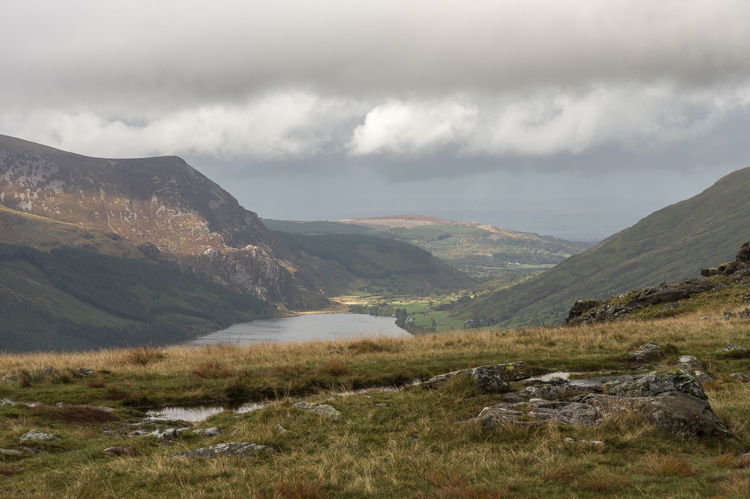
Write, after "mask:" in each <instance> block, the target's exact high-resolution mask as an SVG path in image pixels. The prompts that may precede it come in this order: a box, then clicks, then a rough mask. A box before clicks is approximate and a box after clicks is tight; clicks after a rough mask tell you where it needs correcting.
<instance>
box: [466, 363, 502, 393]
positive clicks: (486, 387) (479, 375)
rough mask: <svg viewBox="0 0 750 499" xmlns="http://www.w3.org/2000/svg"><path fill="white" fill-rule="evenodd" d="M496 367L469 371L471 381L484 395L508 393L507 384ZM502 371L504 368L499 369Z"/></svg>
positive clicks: (481, 367)
mask: <svg viewBox="0 0 750 499" xmlns="http://www.w3.org/2000/svg"><path fill="white" fill-rule="evenodd" d="M496 367H497V366H493V367H487V366H480V367H475V368H473V369H472V370H471V380H472V381H473V382H474V384H475V385H477V386H478V387H479V389H480V390H481V391H483V392H485V393H503V392H507V391H508V387H509V385H508V382H507V381H505V380H504V379H503V377H502V373H499V372H498V370H497V368H496ZM500 369H504V368H502V367H501V368H500Z"/></svg>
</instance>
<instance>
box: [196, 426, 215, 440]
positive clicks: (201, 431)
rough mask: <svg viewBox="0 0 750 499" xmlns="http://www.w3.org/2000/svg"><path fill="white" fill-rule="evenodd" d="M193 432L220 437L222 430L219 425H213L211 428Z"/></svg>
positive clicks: (203, 435)
mask: <svg viewBox="0 0 750 499" xmlns="http://www.w3.org/2000/svg"><path fill="white" fill-rule="evenodd" d="M193 433H195V434H196V435H200V436H202V437H218V436H219V435H220V434H221V430H220V429H219V427H218V426H212V427H211V428H200V429H197V430H193Z"/></svg>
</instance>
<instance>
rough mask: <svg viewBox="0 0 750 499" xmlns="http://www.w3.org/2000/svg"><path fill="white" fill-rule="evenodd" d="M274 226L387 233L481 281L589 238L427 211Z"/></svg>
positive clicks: (523, 268) (573, 249) (272, 224)
mask: <svg viewBox="0 0 750 499" xmlns="http://www.w3.org/2000/svg"><path fill="white" fill-rule="evenodd" d="M264 223H265V224H266V225H267V226H268V227H269V228H270V229H271V230H274V231H283V232H289V233H296V234H306V235H314V234H358V235H371V236H379V237H387V238H391V239H396V240H399V241H403V242H407V243H409V244H413V245H415V246H418V247H420V248H422V249H425V250H427V251H429V252H430V253H432V254H433V255H435V256H436V257H438V258H440V259H441V260H443V261H444V262H446V263H447V264H449V265H451V266H453V267H455V268H457V269H459V270H462V271H464V272H466V273H467V274H468V275H470V276H471V277H473V278H475V279H479V280H488V279H493V278H494V279H501V280H502V281H503V282H508V281H509V280H511V279H513V278H517V277H519V276H520V275H528V274H529V273H533V272H538V271H539V270H545V269H548V268H549V267H551V266H552V265H555V264H557V263H559V262H561V261H563V260H564V259H565V258H567V257H568V256H570V255H572V254H575V253H578V252H580V251H582V250H584V249H586V248H588V247H589V244H587V243H581V242H573V241H565V240H562V239H557V238H554V237H546V236H539V235H537V234H529V233H525V232H516V231H511V230H507V229H502V228H499V227H494V226H492V225H480V224H478V223H475V222H456V221H453V220H445V219H442V218H435V217H428V216H424V215H397V216H388V217H372V218H356V219H345V220H339V221H337V222H292V221H280V220H264Z"/></svg>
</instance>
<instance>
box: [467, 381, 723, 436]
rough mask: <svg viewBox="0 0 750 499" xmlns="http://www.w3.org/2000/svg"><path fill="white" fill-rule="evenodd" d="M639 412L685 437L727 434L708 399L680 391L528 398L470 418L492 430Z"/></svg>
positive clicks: (575, 422)
mask: <svg viewBox="0 0 750 499" xmlns="http://www.w3.org/2000/svg"><path fill="white" fill-rule="evenodd" d="M628 412H637V413H639V414H640V415H641V416H642V417H643V418H644V419H645V420H646V421H649V422H651V423H653V424H655V425H656V426H658V427H660V428H662V429H664V430H667V431H671V432H674V433H677V434H679V435H682V436H684V437H698V436H705V435H719V436H729V430H728V429H727V428H726V426H725V425H724V424H723V423H722V422H721V421H720V420H719V419H718V418H717V417H716V415H714V413H713V411H712V410H711V406H710V405H709V404H708V402H707V401H705V400H701V399H698V398H695V397H693V396H691V395H688V394H686V393H682V392H668V393H662V394H659V395H656V396H653V397H617V396H612V395H605V394H596V393H594V394H588V395H578V396H576V397H573V398H570V399H564V400H554V401H550V400H544V399H531V400H529V401H527V402H521V403H514V404H509V403H501V404H497V405H494V406H491V407H485V408H484V409H483V410H482V412H480V413H479V415H478V416H477V417H476V418H474V419H473V420H471V421H476V422H478V423H479V424H480V425H481V426H482V427H483V428H485V429H491V428H495V427H497V426H499V425H502V424H514V425H522V426H537V425H541V424H545V423H549V422H559V423H564V424H568V425H572V426H594V425H597V424H600V423H602V422H604V421H606V420H608V419H610V418H612V417H614V416H616V415H619V414H622V413H628Z"/></svg>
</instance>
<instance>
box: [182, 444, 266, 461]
mask: <svg viewBox="0 0 750 499" xmlns="http://www.w3.org/2000/svg"><path fill="white" fill-rule="evenodd" d="M263 451H270V452H273V449H270V448H269V447H268V446H267V445H258V444H252V443H250V442H227V443H224V444H217V445H212V446H211V447H202V448H200V449H194V450H189V451H185V452H180V453H179V454H174V455H172V456H170V457H173V458H203V459H213V458H216V457H255V456H257V455H258V454H259V453H261V452H263Z"/></svg>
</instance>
